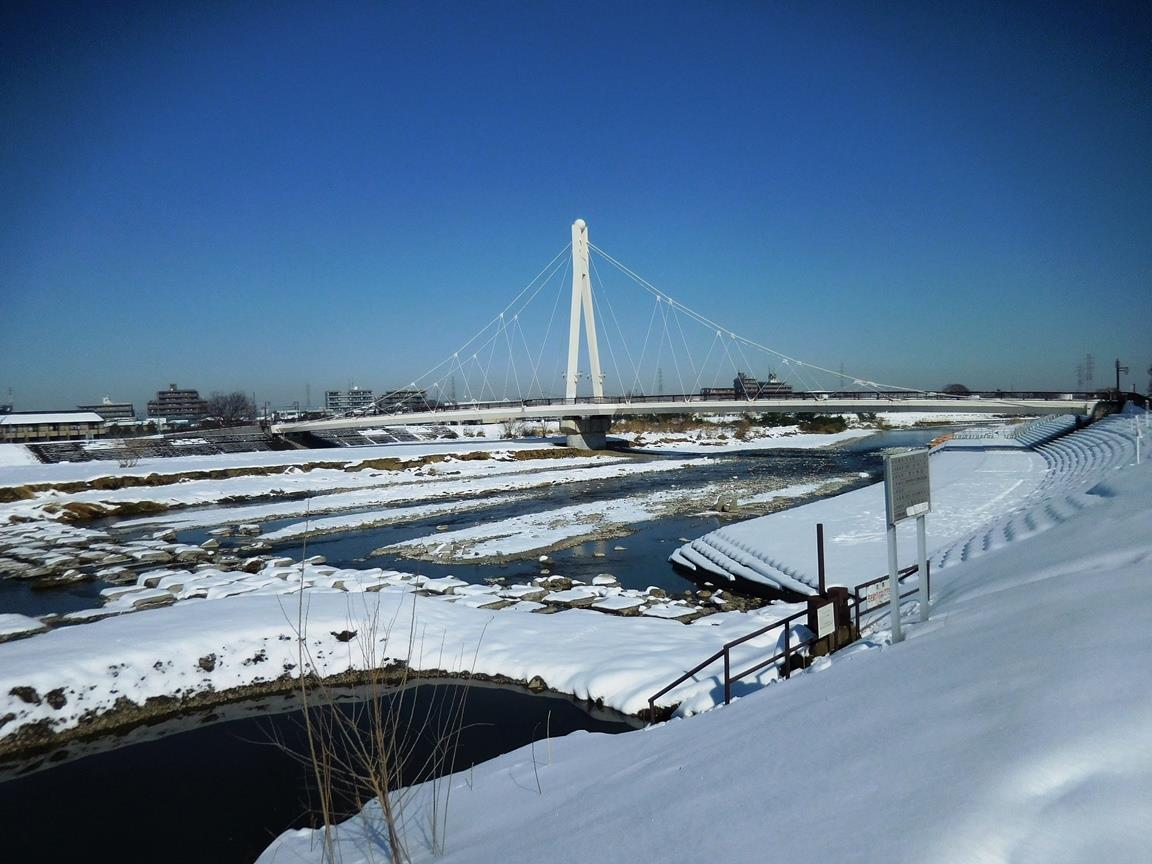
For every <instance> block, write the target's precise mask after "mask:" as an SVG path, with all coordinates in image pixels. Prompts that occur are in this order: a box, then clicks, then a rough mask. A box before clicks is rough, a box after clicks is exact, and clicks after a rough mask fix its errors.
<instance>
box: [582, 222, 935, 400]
mask: <svg viewBox="0 0 1152 864" xmlns="http://www.w3.org/2000/svg"><path fill="white" fill-rule="evenodd" d="M588 246H589V248H590V249H594V250H595V251H596V252H597V254H599V255H602V256H603V257H604V258H605V260H607V261H609V262H610V263H611V264H613V265H614V266H615V267H617V268H618V269H619V270H621V271H622V272H623V273H625V274H627V275H628V276H630V277H631V278H632V279H633V280H634V281H635V282H636V283H637V284H638V285H640V287H641V288H643V289H644V290H646V291H648V292H650V293H652V294H654V295H656V296H657V297H663V298H665V300H666V301H667V302H668V303H669V304H670V305H671V306H672V307H673V308H675V309H680V310H682V311H683V312H684V313H685V314H686V315H688V316H689V317H690V318H692V319H694V320H696V321H697V322H699V323H701V324H704V325H706V326H708V327H709V328H711V329H716V328H717V327H720V325H719V324H717V323H716V322H715V321H713V320H712V319H711V318H709V317H708V316H706V315H703V314H701V313H699V312H696V311H695V310H694V309H691V308H690V307H688V306H685V305H684V304H682V303H680V302H679V301H677V300H675V299H673V298H672V297H669V296H668V295H667V294H665V293H664V292H662V291H661V290H660V289H659V288H657V287H656V286H655V285H653V284H652V283H651V282H649V281H648V280H647V279H645V278H644V277H642V276H640V275H639V274H638V273H636V272H635V271H634V270H632V269H631V268H630V267H628V266H627V265H625V264H623V263H622V262H620V261H619V260H617V259H616V258H614V257H613V256H611V255H609V254H608V253H607V252H605V251H604V250H603V249H601V248H600V247H599V246H596V245H595V244H593V243H591V242H590V243H589V244H588ZM721 329H726V328H721ZM730 332H731V331H730ZM736 338H737V339H738V340H739V341H741V342H744V343H746V344H747V345H749V346H750V347H753V348H756V349H758V350H760V351H764V352H766V353H768V354H772V355H774V356H776V357H779V358H780V359H781V360H784V359H787V360H791V361H794V362H804V361H800V360H799V358H796V357H791V356H790V355H788V354H785V353H784V352H782V351H778V350H776V349H775V348H771V347H769V346H767V345H764V344H762V343H760V342H757V341H755V340H754V339H749V338H748V337H746V336H740V335H736ZM805 365H806V366H808V367H810V368H812V369H814V370H817V371H820V372H823V373H826V374H828V375H833V376H838V375H840V372H839V371H836V370H832V369H828V368H825V367H823V366H819V365H817V364H815V363H806V364H805ZM862 383H865V382H862ZM866 383H868V384H871V385H872V386H874V387H885V388H888V389H892V390H910V391H914V392H923V388H921V387H902V386H898V385H894V384H878V383H877V382H874V381H869V382H866Z"/></svg>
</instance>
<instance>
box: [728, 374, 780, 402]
mask: <svg viewBox="0 0 1152 864" xmlns="http://www.w3.org/2000/svg"><path fill="white" fill-rule="evenodd" d="M732 390H733V392H734V394H735V396H736V398H737V399H770V398H772V397H773V396H791V395H792V385H791V384H785V383H784V382H783V381H781V380H780V379H779V378H777V377H776V374H775V373H774V372H772V373H769V374H768V380H767V381H758V380H757V379H755V378H753V377H752V376H751V375H745V374H744V373H743V372H737V373H736V378H735V380H734V381H733V382H732Z"/></svg>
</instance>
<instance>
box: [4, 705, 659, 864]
mask: <svg viewBox="0 0 1152 864" xmlns="http://www.w3.org/2000/svg"><path fill="white" fill-rule="evenodd" d="M340 695H341V697H342V698H343V699H345V700H348V701H343V702H341V703H339V707H338V708H336V709H319V710H318V711H317V712H316V714H315V715H314V720H315V721H316V722H317V723H318V724H319V725H322V724H323V723H325V722H327V723H329V724H330V723H332V721H333V719H334V715H333V711H335V710H338V711H339V712H340V717H341V718H343V722H344V723H345V724H346V725H344V726H342V727H340V728H349V729H351V728H357V729H360V730H362V731H363V732H367V731H368V730H369V729H370V724H371V717H370V714H371V712H370V711H369V710H368V707H369V705H371V704H372V703H371V702H366V701H364V700H363V698H362V697H363V695H364V694H363V691H349V690H345V691H340ZM298 704H299V703H298V700H297V699H296V697H287V696H283V697H273V698H268V699H261V700H254V701H250V702H246V703H240V704H237V705H232V706H225V707H222V708H218V709H215V710H212V711H200V712H196V713H193V714H190V715H188V716H186V717H183V718H181V719H179V720H175V721H169V722H167V723H163V724H157V725H155V726H151V727H143V728H138V729H135V730H132V731H131V732H129V733H126V734H125V735H124V736H121V737H106V738H104V739H102V740H99V741H95V742H88V743H81V744H76V745H72V746H69V747H66V748H62V749H60V750H57V751H56V752H54V753H52V754H51V755H49V756H46V757H39V758H37V759H33V760H26V761H24V762H22V763H19V764H9V765H7V766H4V765H2V764H0V814H3V815H2V816H0V825H3V832H2V834H0V849H2V855H0V858H2V860H4V861H8V862H13V864H15V862H33V861H44V862H50V861H52V862H54V861H100V862H104V861H108V862H122V864H128V862H142V864H144V862H147V864H155V862H164V864H183V862H188V864H203V862H217V864H230V862H236V864H250V862H252V861H254V860H255V859H256V857H257V856H258V855H259V854H260V853H261V852H262V851H263V850H264V848H265V847H267V845H268V844H269V843H270V842H271V841H272V839H273V838H274V837H276V836H277V835H278V834H280V833H281V832H283V831H285V830H287V829H288V828H302V827H306V826H311V827H315V826H316V825H318V824H319V823H318V822H317V817H316V811H317V807H316V805H317V801H318V796H317V792H316V790H317V786H316V782H315V779H314V772H313V771H312V769H311V766H310V765H309V764H307V760H306V759H305V758H304V755H305V754H306V753H307V752H308V739H307V735H306V733H305V727H304V722H303V713H302V712H301V711H300V710H299V708H298ZM377 704H378V705H380V706H381V707H380V710H381V716H384V717H392V716H394V717H398V718H400V722H399V724H398V729H399V732H398V735H397V737H396V738H394V739H391V740H392V752H393V754H395V755H397V756H402V757H403V758H402V759H401V760H400V762H401V765H400V768H399V770H398V771H397V775H398V776H396V784H395V785H397V786H402V785H408V784H411V783H414V782H418V781H420V780H424V779H430V775H432V774H434V775H436V776H441V775H443V774H446V773H449V772H450V771H451V770H456V771H463V770H466V769H467V768H468V767H469V766H471V765H474V764H477V763H479V762H483V761H486V760H488V759H492V758H494V757H495V756H498V755H500V754H501V753H507V752H510V751H511V750H514V749H516V748H518V747H522V746H524V745H526V744H528V743H530V742H534V741H541V740H542V739H544V738H545V737H546V736H550V737H556V736H560V735H567V734H568V733H570V732H573V731H576V730H580V729H583V730H587V731H590V732H609V733H616V732H626V731H629V730H631V729H635V728H637V725H638V724H636V723H635V722H634V721H631V720H629V719H628V718H623V717H620V716H619V715H615V714H613V713H612V712H605V711H598V712H595V713H589V712H588V711H587V710H586V709H585V707H584V706H582V705H580V704H578V703H576V702H574V701H572V700H570V699H566V698H563V697H558V696H553V695H538V694H532V693H529V692H527V691H525V690H519V689H515V688H508V687H495V686H492V685H485V684H470V685H467V686H464V685H460V684H445V683H435V684H422V685H419V686H415V687H411V688H409V689H407V690H406V691H404V692H403V694H402V695H398V696H397V695H393V696H390V697H387V698H385V699H384V700H381V701H380V702H379V703H377ZM410 718H419V719H418V720H416V721H415V722H407V721H408V720H409V719H410ZM337 737H339V736H337ZM365 737H366V738H367V737H368V736H367V735H365ZM348 751H349V748H341V752H342V754H343V757H344V758H345V759H348V758H349V757H348ZM533 752H534V754H535V758H536V759H538V760H539V761H540V765H541V766H543V765H544V764H546V760H547V759H548V749H547V744H543V743H541V744H536V745H534V750H533ZM524 780H525V782H527V783H529V784H531V783H532V782H534V781H533V779H532V775H531V774H530V773H529V774H528V776H526V777H525V778H524ZM334 788H335V790H336V798H335V809H336V812H337V814H338V815H339V816H340V817H341V818H344V817H347V816H351V815H353V814H354V813H356V812H358V810H359V806H358V805H357V799H356V795H357V789H356V784H355V783H352V782H345V781H339V782H337V783H336V784H335V787H334ZM359 795H360V798H361V800H368V799H370V798H371V797H372V796H371V794H370V793H369V792H367V791H364V790H362V789H361V790H360V791H359ZM449 818H451V811H450V810H449Z"/></svg>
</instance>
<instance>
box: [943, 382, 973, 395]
mask: <svg viewBox="0 0 1152 864" xmlns="http://www.w3.org/2000/svg"><path fill="white" fill-rule="evenodd" d="M944 392H945V393H947V394H948V395H950V396H967V395H968V394H969V393H971V392H972V391H971V390H969V389H968V388H967V387H965V386H964V385H963V384H945V385H944Z"/></svg>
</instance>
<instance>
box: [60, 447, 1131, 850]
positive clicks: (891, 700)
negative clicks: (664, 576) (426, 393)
mask: <svg viewBox="0 0 1152 864" xmlns="http://www.w3.org/2000/svg"><path fill="white" fill-rule="evenodd" d="M1101 470H1102V472H1103V476H1102V477H1099V478H1098V479H1096V481H1095V482H1092V483H1091V484H1090V486H1089V491H1090V494H1092V495H1094V496H1095V497H1097V498H1098V499H1099V501H1098V503H1097V504H1096V505H1095V506H1094V507H1091V508H1087V509H1085V510H1083V511H1079V512H1077V513H1074V514H1070V515H1069V518H1067V519H1066V520H1064V521H1062V522H1060V523H1057V524H1054V525H1053V526H1052V527H1051V528H1050V529H1049V530H1048V531H1047V532H1046V533H1045V534H1044V535H1043V536H1042V537H1037V536H1027V537H1020V538H1017V539H1015V540H1014V541H1012V542H1010V543H1007V544H1005V545H1004V546H1002V547H998V548H997V549H995V550H992V551H990V552H989V553H988V554H985V555H983V556H981V557H977V558H971V559H965V560H963V561H961V562H959V563H957V564H955V565H954V566H949V567H947V568H945V569H944V570H943V571H942V572H941V573H940V574H939V576H938V579H937V580H936V596H935V602H934V608H933V615H932V620H931V621H930V622H928V623H927V624H923V625H912V626H910V627H909V628H908V634H909V635H908V638H907V639H906V640H905V641H904V642H902V643H900V644H898V645H891V644H889V643H888V640H887V634H886V633H884V632H879V633H876V634H874V635H873V637H872V639H871V640H870V641H866V642H862V643H858V644H857V646H854V647H853V648H851V649H849V650H845V651H842V652H840V653H838V654H836V655H832V656H831V657H829V658H823V659H822V660H820V661H818V662H817V663H816V664H815V665H814V666H813V667H811V668H810V669H809V670H807V671H806V672H804V673H801V674H798V675H796V676H794V677H793V678H792V680H791V681H789V682H787V683H783V684H781V685H777V686H773V687H770V688H767V689H763V690H759V691H756V692H751V693H749V694H748V695H746V696H745V697H744V698H740V699H737V700H736V701H735V702H734V703H733V704H732V705H731V706H729V707H727V708H724V709H722V710H717V711H712V712H708V713H706V714H704V715H701V716H698V717H693V718H689V719H680V720H674V721H671V722H669V723H666V724H663V725H660V726H657V727H654V728H650V729H648V730H644V731H642V732H638V733H631V734H625V735H618V736H603V735H589V734H582V733H578V734H574V735H570V736H568V737H566V738H564V739H561V740H557V741H553V742H552V743H551V745H550V747H549V748H548V749H547V751H546V752H543V751H542V750H541V748H540V747H536V748H523V749H521V750H518V751H515V752H513V753H509V754H506V755H504V756H502V757H499V758H497V759H495V760H492V761H490V762H488V763H485V764H482V765H479V766H476V767H475V768H474V769H472V770H470V771H468V772H466V773H464V774H460V775H456V777H454V778H453V779H452V780H451V784H450V785H451V792H450V796H451V798H450V801H451V804H450V808H449V811H448V826H447V829H446V837H445V838H444V839H445V847H444V850H443V851H442V852H440V853H439V854H437V855H435V856H434V855H433V854H432V852H431V850H430V849H429V848H428V835H427V832H426V830H425V828H426V825H427V816H428V813H429V810H430V807H431V806H432V804H433V795H434V794H438V795H439V796H440V797H439V800H440V803H441V805H443V798H444V796H445V794H446V790H445V788H444V784H441V785H440V787H439V788H438V789H433V787H432V786H431V785H430V784H426V785H424V786H420V787H416V788H415V789H413V790H410V792H409V793H408V796H407V797H406V798H405V799H404V800H405V805H404V809H403V810H402V812H401V816H400V819H401V825H402V830H403V836H404V839H405V841H406V843H407V848H408V853H409V855H410V856H411V858H412V860H413V861H417V862H430V861H433V860H436V861H439V862H445V864H453V862H465V861H493V860H499V861H501V862H505V864H518V862H536V861H541V860H547V861H549V862H552V864H569V862H571V864H576V862H584V861H589V860H608V861H620V860H627V859H653V860H672V861H702V860H711V861H741V862H743V861H747V862H753V861H763V860H765V854H766V853H765V850H768V849H770V850H771V858H772V860H781V861H820V862H825V861H860V860H866V861H885V862H897V864H903V862H922V861H931V862H935V864H969V862H973V861H981V862H1014V864H1049V862H1083V864H1088V862H1098V861H1144V860H1147V859H1148V850H1147V821H1146V820H1147V814H1148V812H1149V811H1150V810H1152V688H1149V687H1147V686H1145V685H1142V684H1140V683H1139V682H1141V681H1145V682H1146V681H1147V680H1148V668H1149V666H1150V665H1152V642H1150V641H1149V639H1148V638H1147V622H1148V621H1149V620H1152V591H1149V579H1150V577H1152V536H1150V535H1149V532H1148V526H1149V525H1150V524H1152V468H1150V466H1149V465H1148V464H1147V463H1145V464H1143V465H1141V466H1138V467H1137V466H1135V465H1132V464H1131V463H1130V462H1129V463H1126V464H1122V465H1119V466H1116V465H1113V466H1111V467H1104V466H1101ZM627 623H630V624H632V623H635V624H643V623H647V622H645V621H644V620H643V619H640V620H636V619H628V621H627ZM682 629H684V630H692V629H693V627H692V626H690V627H685V628H682ZM41 638H42V637H41ZM649 656H658V655H657V653H656V652H649ZM537 778H538V781H537ZM495 802H499V803H498V805H497V804H496V803H495ZM753 802H754V803H753ZM379 813H380V810H379V807H378V805H377V804H375V803H373V804H370V805H369V806H368V807H366V808H365V811H364V813H363V815H362V816H361V817H357V818H354V819H352V820H349V821H348V822H346V823H344V824H342V825H341V826H339V828H338V830H337V832H336V834H335V836H336V841H337V843H338V847H339V848H338V850H337V855H338V857H339V860H341V861H343V862H345V864H360V862H369V861H381V860H387V856H386V854H385V853H384V851H383V850H382V849H381V844H380V840H379V838H380V834H379V833H378V830H377V829H378V828H379V824H380V823H379ZM573 814H579V816H578V818H576V817H574V815H573ZM675 826H693V829H692V830H676V827H675ZM513 838H514V839H513ZM321 850H322V847H321V844H320V843H319V842H318V840H317V837H316V835H315V834H314V833H313V832H309V831H288V832H285V833H284V834H283V835H281V837H280V838H278V839H277V841H276V842H275V843H273V844H272V846H270V847H269V849H268V850H267V851H266V852H265V853H264V855H263V856H262V857H261V858H260V862H263V864H271V862H275V864H295V862H309V864H314V862H320V861H321Z"/></svg>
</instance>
